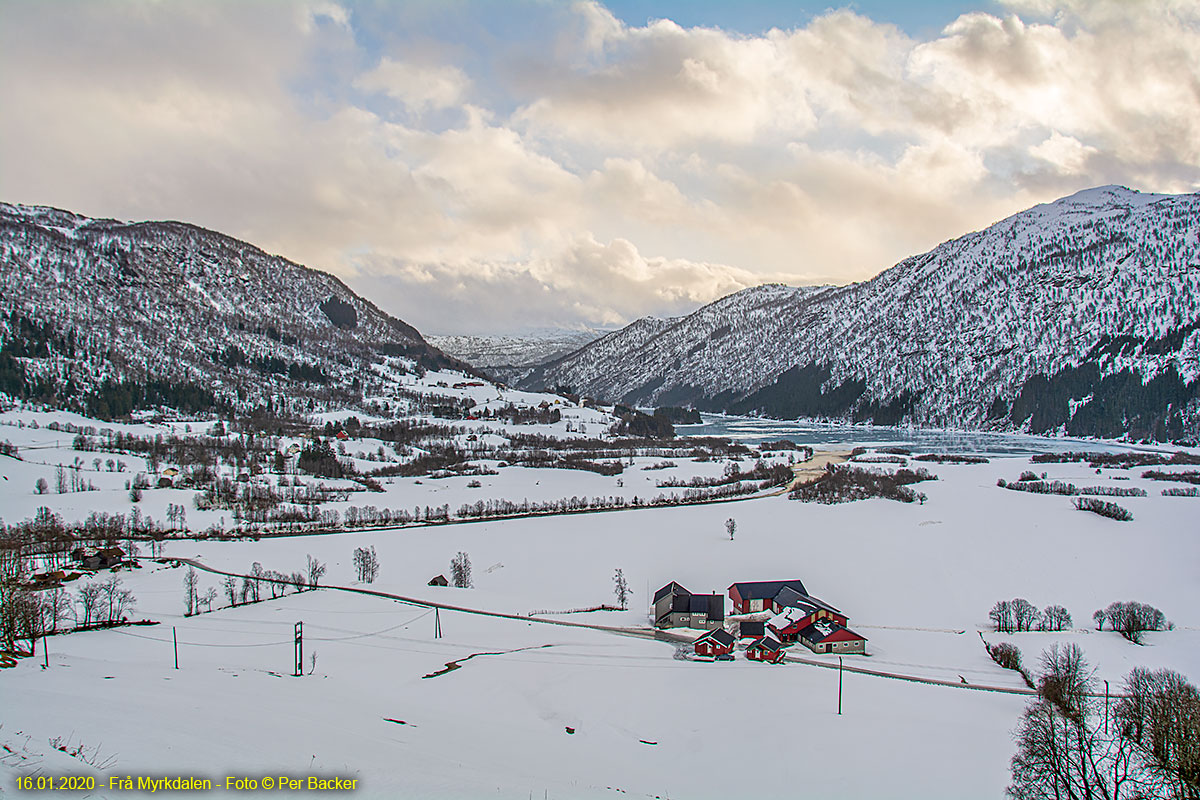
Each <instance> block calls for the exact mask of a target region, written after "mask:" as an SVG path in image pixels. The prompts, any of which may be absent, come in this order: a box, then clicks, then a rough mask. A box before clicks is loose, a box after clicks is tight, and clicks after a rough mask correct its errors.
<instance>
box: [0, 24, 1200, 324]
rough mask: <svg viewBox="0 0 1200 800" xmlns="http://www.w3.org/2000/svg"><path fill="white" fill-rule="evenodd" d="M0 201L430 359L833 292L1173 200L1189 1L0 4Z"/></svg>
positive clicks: (1184, 182) (1183, 150) (1187, 169)
mask: <svg viewBox="0 0 1200 800" xmlns="http://www.w3.org/2000/svg"><path fill="white" fill-rule="evenodd" d="M0 109H3V111H2V112H0V200H4V201H7V202H15V203H30V204H44V205H52V206H56V207H59V208H66V209H69V210H72V211H76V212H79V213H83V214H87V215H90V216H100V217H114V218H118V219H129V220H145V219H178V220H184V221H187V222H191V223H194V224H197V225H202V226H204V227H208V228H212V229H215V230H219V231H221V232H224V233H227V234H230V235H233V236H236V237H238V238H241V239H244V240H247V241H249V242H251V243H253V244H256V245H258V246H260V247H262V248H263V249H264V250H267V251H268V252H272V253H278V254H280V255H283V256H286V257H288V258H290V259H292V260H294V261H298V262H300V263H303V264H306V265H308V266H311V267H315V268H318V269H322V270H327V271H329V272H332V273H334V274H335V275H337V276H338V277H340V278H341V279H342V280H344V281H345V282H346V283H347V284H348V285H349V286H350V287H351V288H352V289H354V290H356V291H358V292H359V293H360V294H363V295H364V296H366V297H367V298H368V299H370V300H372V301H373V302H375V303H376V304H377V305H379V306H380V307H381V308H383V309H384V310H386V311H388V312H390V313H392V314H394V315H395V316H398V317H400V318H401V319H404V320H405V321H407V322H409V323H411V324H413V325H415V326H416V327H417V328H418V329H420V330H421V331H422V332H424V333H432V334H456V333H458V334H488V333H518V332H521V331H524V330H529V329H535V328H551V327H564V328H582V327H593V326H594V327H615V326H619V325H622V324H625V323H628V322H630V321H632V320H634V319H636V318H638V317H641V316H645V315H650V314H652V315H657V316H673V315H677V314H682V313H686V312H689V311H691V310H693V309H695V308H697V307H698V306H700V305H702V304H704V303H707V302H710V301H712V300H715V299H717V298H719V297H722V296H724V295H726V294H729V293H731V292H734V291H738V290H740V289H743V288H746V287H749V286H755V285H759V284H762V283H767V282H781V283H787V284H791V285H800V284H823V283H837V284H844V283H849V282H852V281H859V280H865V279H868V278H870V277H871V276H873V275H875V274H878V273H879V272H880V271H882V270H884V269H886V268H888V267H890V266H891V265H893V264H895V263H896V262H898V261H900V260H901V259H903V258H905V257H907V256H909V255H913V254H917V253H921V252H924V251H926V250H929V249H931V248H932V247H934V246H936V245H937V244H939V243H940V242H943V241H945V240H947V239H951V238H954V237H956V236H960V235H962V234H964V233H967V232H969V231H972V230H978V229H981V228H984V227H986V226H987V225H990V224H991V223H993V222H996V221H998V220H1000V219H1002V218H1004V217H1006V216H1008V215H1010V214H1013V213H1016V212H1018V211H1021V210H1023V209H1025V208H1028V207H1030V206H1032V205H1035V204H1037V203H1040V202H1047V201H1051V200H1054V199H1056V198H1058V197H1062V196H1065V195H1068V194H1071V193H1073V192H1075V191H1078V190H1080V189H1083V188H1087V187H1091V186H1097V185H1103V184H1109V183H1117V184H1122V185H1126V186H1130V187H1132V188H1135V189H1139V190H1143V191H1154V192H1170V193H1178V192H1191V191H1197V190H1200V0H977V2H954V1H953V0H936V1H935V2H927V3H901V2H884V0H862V1H861V2H856V3H850V4H848V5H831V6H826V5H820V4H812V3H806V2H765V0H759V2H753V1H751V2H740V3H729V2H719V1H718V0H676V2H650V1H649V0H611V2H610V3H609V4H607V5H605V4H603V3H600V2H595V0H581V1H580V2H569V1H567V0H506V1H505V2H498V1H496V0H492V1H490V2H489V1H486V0H395V1H394V2H393V1H389V0H361V2H357V1H355V0H205V1H204V2H199V1H197V2H183V1H182V0H88V2H81V1H80V2H73V1H72V0H57V1H56V2H43V1H42V0H0Z"/></svg>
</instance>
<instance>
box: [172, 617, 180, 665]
mask: <svg viewBox="0 0 1200 800" xmlns="http://www.w3.org/2000/svg"><path fill="white" fill-rule="evenodd" d="M171 644H172V645H173V646H174V647H175V669H179V637H178V636H176V635H175V626H174V625H172V626H171Z"/></svg>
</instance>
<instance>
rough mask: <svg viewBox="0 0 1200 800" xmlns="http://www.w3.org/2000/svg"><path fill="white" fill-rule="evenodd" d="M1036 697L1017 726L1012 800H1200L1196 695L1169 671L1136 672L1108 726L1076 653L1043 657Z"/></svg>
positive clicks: (1198, 700)
mask: <svg viewBox="0 0 1200 800" xmlns="http://www.w3.org/2000/svg"><path fill="white" fill-rule="evenodd" d="M1042 666H1043V668H1044V669H1045V674H1043V675H1042V676H1041V679H1040V680H1039V687H1038V688H1039V697H1038V699H1037V700H1035V701H1034V702H1033V703H1031V704H1030V705H1029V707H1028V708H1026V710H1025V713H1024V715H1023V716H1022V719H1021V722H1020V724H1019V725H1018V728H1017V733H1016V738H1017V754H1016V755H1015V756H1014V757H1013V759H1012V784H1011V785H1010V786H1009V788H1008V793H1009V795H1010V796H1011V797H1014V798H1016V799H1017V800H1051V799H1052V798H1053V800H1084V799H1085V798H1088V799H1090V800H1120V798H1123V797H1124V798H1129V799H1130V800H1141V799H1143V798H1145V799H1146V800H1148V799H1149V798H1159V799H1160V800H1167V798H1175V799H1176V800H1196V798H1200V693H1198V692H1197V691H1196V688H1195V687H1194V686H1192V685H1191V684H1189V683H1187V682H1186V681H1185V680H1184V679H1183V677H1182V676H1180V675H1178V674H1177V673H1173V672H1170V671H1168V670H1157V671H1151V670H1147V669H1144V668H1137V669H1135V670H1134V671H1133V672H1131V673H1130V674H1129V676H1128V678H1127V679H1126V685H1125V696H1124V697H1122V698H1121V699H1120V700H1119V701H1118V702H1117V704H1116V706H1115V708H1114V709H1113V718H1112V719H1111V720H1110V719H1105V718H1104V714H1105V708H1106V707H1105V705H1104V704H1101V703H1099V702H1098V701H1096V700H1095V699H1094V698H1093V697H1092V696H1091V694H1090V689H1091V683H1092V681H1091V670H1090V669H1089V668H1088V667H1087V664H1086V662H1085V661H1084V660H1083V656H1082V653H1080V652H1079V649H1078V647H1075V646H1074V645H1071V646H1069V647H1066V648H1053V649H1052V650H1050V651H1047V652H1046V653H1045V654H1043V657H1042Z"/></svg>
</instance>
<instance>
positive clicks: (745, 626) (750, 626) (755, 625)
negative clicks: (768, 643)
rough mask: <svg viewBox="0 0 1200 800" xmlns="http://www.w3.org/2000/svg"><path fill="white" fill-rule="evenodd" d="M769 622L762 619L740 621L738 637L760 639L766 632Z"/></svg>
mask: <svg viewBox="0 0 1200 800" xmlns="http://www.w3.org/2000/svg"><path fill="white" fill-rule="evenodd" d="M766 628H767V624H766V623H765V622H763V621H761V620H759V621H757V622H756V621H754V620H749V619H744V620H742V621H741V622H739V623H738V638H739V639H759V638H761V637H762V635H763V634H765V633H766V632H767V631H766Z"/></svg>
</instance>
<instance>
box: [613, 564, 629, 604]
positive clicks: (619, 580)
mask: <svg viewBox="0 0 1200 800" xmlns="http://www.w3.org/2000/svg"><path fill="white" fill-rule="evenodd" d="M613 584H614V585H613V593H614V594H616V596H617V605H619V606H620V607H621V610H622V611H624V610H625V609H626V608H628V607H629V584H628V583H626V582H625V573H624V572H622V571H621V570H619V569H618V570H617V571H616V572H615V573H613Z"/></svg>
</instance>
